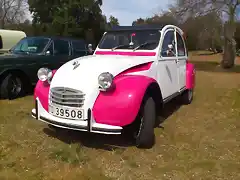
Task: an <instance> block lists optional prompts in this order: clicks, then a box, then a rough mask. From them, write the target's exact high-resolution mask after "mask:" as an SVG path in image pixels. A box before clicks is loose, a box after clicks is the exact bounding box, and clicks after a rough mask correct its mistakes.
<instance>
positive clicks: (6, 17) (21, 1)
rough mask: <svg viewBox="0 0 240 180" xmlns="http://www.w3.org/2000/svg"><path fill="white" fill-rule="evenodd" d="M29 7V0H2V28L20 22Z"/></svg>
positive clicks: (0, 22) (0, 2)
mask: <svg viewBox="0 0 240 180" xmlns="http://www.w3.org/2000/svg"><path fill="white" fill-rule="evenodd" d="M27 8H28V3H27V0H0V28H4V27H5V25H6V24H8V23H17V22H20V21H21V20H22V19H23V18H24V17H25V11H26V10H27Z"/></svg>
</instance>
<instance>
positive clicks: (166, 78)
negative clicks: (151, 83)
mask: <svg viewBox="0 0 240 180" xmlns="http://www.w3.org/2000/svg"><path fill="white" fill-rule="evenodd" d="M163 37H164V38H163V41H162V44H161V46H160V47H161V50H160V56H159V57H158V72H157V76H158V83H159V84H160V86H161V91H162V95H163V99H164V100H165V99H168V98H171V97H172V96H173V95H175V93H176V92H178V75H177V56H176V43H175V42H176V41H175V33H174V29H169V30H167V31H165V32H164V34H163ZM169 45H172V47H173V49H172V51H171V52H169V48H168V46H169Z"/></svg>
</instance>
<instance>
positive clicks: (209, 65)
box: [191, 61, 240, 73]
mask: <svg viewBox="0 0 240 180" xmlns="http://www.w3.org/2000/svg"><path fill="white" fill-rule="evenodd" d="M191 63H193V64H194V65H195V68H196V70H198V71H206V72H229V73H240V65H235V66H234V67H233V68H231V69H223V68H222V67H221V66H220V64H219V62H213V61H191Z"/></svg>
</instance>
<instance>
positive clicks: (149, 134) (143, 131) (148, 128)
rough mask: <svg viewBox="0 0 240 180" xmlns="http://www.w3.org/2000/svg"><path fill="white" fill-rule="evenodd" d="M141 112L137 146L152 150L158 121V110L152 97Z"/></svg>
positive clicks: (136, 138) (144, 104) (147, 100)
mask: <svg viewBox="0 0 240 180" xmlns="http://www.w3.org/2000/svg"><path fill="white" fill-rule="evenodd" d="M140 111H141V112H140V113H141V115H140V125H139V128H138V131H137V133H136V137H135V140H136V146H137V147H138V148H151V147H152V146H153V145H154V143H155V134H154V126H155V121H156V108H155V102H154V100H153V99H152V97H148V98H147V99H146V101H145V102H144V103H143V106H142V109H141V110H140Z"/></svg>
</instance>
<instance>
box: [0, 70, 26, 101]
mask: <svg viewBox="0 0 240 180" xmlns="http://www.w3.org/2000/svg"><path fill="white" fill-rule="evenodd" d="M23 94H24V83H23V80H22V79H21V77H19V76H16V75H12V74H8V75H7V76H5V77H4V78H3V79H2V81H1V84H0V95H1V98H2V99H9V100H11V99H15V98H17V97H20V96H22V95H23Z"/></svg>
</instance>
